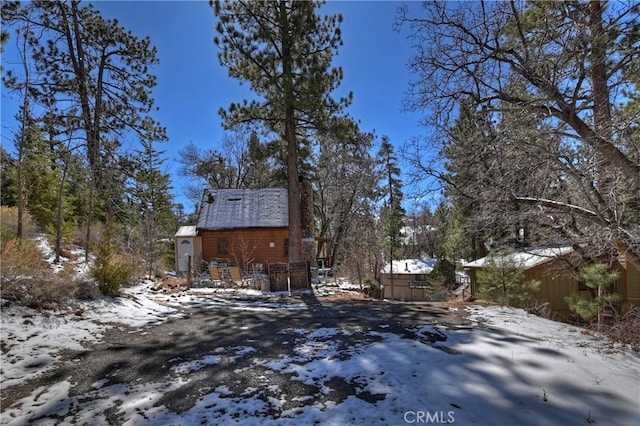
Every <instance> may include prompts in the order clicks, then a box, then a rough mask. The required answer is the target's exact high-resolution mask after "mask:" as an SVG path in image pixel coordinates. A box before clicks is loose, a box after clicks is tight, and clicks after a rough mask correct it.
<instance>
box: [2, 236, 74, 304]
mask: <svg viewBox="0 0 640 426" xmlns="http://www.w3.org/2000/svg"><path fill="white" fill-rule="evenodd" d="M77 288H78V283H77V281H76V280H75V279H73V277H72V275H71V272H69V271H63V272H61V273H60V274H55V273H54V272H53V271H52V270H51V269H50V268H49V267H48V265H46V264H45V263H44V262H43V261H42V254H41V253H40V251H39V250H38V248H37V247H36V245H35V243H34V242H33V241H30V240H25V239H12V240H9V241H7V243H6V244H4V246H3V247H2V268H0V289H1V291H2V297H3V298H4V299H5V300H9V301H12V302H15V303H17V304H20V305H24V306H29V307H32V308H35V309H55V308H57V307H59V306H60V305H63V304H66V303H67V302H68V301H69V299H71V298H72V297H74V296H75V293H76V290H77Z"/></svg>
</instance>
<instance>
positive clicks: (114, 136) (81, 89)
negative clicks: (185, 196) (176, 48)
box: [3, 0, 166, 250]
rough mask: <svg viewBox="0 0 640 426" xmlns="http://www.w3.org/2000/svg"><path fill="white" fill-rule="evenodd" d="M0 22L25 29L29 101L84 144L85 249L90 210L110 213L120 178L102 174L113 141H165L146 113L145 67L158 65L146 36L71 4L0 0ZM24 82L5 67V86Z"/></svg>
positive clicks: (73, 0) (150, 80) (109, 165)
mask: <svg viewBox="0 0 640 426" xmlns="http://www.w3.org/2000/svg"><path fill="white" fill-rule="evenodd" d="M3 20H4V23H6V24H9V25H13V24H15V23H26V24H27V25H28V26H29V28H30V33H29V34H30V35H29V37H28V43H29V49H30V52H31V57H32V58H33V65H34V68H35V70H34V73H35V74H36V75H37V77H38V78H37V79H34V80H35V81H34V82H33V83H32V84H30V90H29V93H30V95H31V97H32V100H33V104H34V105H35V104H37V105H38V106H39V107H40V108H42V109H43V110H44V111H45V112H44V114H42V115H43V116H44V115H46V116H47V120H48V121H49V123H50V124H51V125H53V126H58V127H59V128H61V129H62V130H63V131H61V133H62V132H64V133H72V134H73V137H75V138H81V139H82V140H83V141H84V148H85V153H86V159H87V164H88V167H89V178H90V183H91V186H90V191H89V197H88V207H87V209H86V211H87V218H86V221H87V238H86V240H87V244H88V242H89V240H90V232H89V230H90V226H89V225H90V223H91V221H92V220H93V219H94V206H95V205H97V204H99V203H102V204H104V206H105V209H106V214H107V216H109V215H112V214H113V213H114V211H113V210H114V208H113V207H114V206H113V204H114V202H115V201H116V200H115V199H114V198H115V197H114V194H113V193H112V192H111V191H110V189H112V188H113V187H114V186H115V185H114V184H113V182H114V179H115V180H116V181H117V180H119V178H118V177H117V176H113V175H110V174H109V173H111V172H113V171H116V170H117V168H115V167H113V166H114V165H115V164H117V161H116V160H117V157H118V156H119V154H120V152H119V149H120V141H121V140H122V139H123V138H124V137H125V135H128V134H131V133H130V132H133V133H134V134H136V135H137V136H138V137H139V138H141V139H143V140H149V141H163V140H166V133H165V129H164V128H162V127H160V126H159V125H158V124H157V123H156V122H155V121H154V120H153V119H151V118H150V115H149V113H150V112H151V110H152V108H153V104H154V100H153V98H152V97H151V89H152V88H153V87H154V86H155V84H156V79H155V76H153V75H152V74H150V72H149V67H150V66H152V65H154V64H155V63H157V57H156V50H155V48H153V47H152V46H151V42H150V40H149V38H145V39H138V38H137V37H135V36H134V35H133V34H132V33H131V32H130V31H126V30H125V29H124V28H123V27H122V26H120V25H119V23H118V22H117V20H106V19H104V18H103V17H102V16H101V15H100V13H99V12H98V11H97V10H96V9H94V8H93V6H91V5H88V6H86V7H81V6H80V2H79V1H77V0H69V1H60V0H59V1H34V2H31V3H28V4H25V5H23V6H20V7H17V8H10V7H5V4H4V3H3ZM24 81H25V75H21V74H19V73H18V74H16V73H14V72H11V70H9V72H8V75H7V78H6V79H5V84H6V85H7V86H8V87H9V88H19V87H22V86H24ZM96 194H97V195H98V196H99V198H97V201H98V203H94V200H96V197H95V195H96ZM115 195H117V194H115ZM87 250H88V245H87Z"/></svg>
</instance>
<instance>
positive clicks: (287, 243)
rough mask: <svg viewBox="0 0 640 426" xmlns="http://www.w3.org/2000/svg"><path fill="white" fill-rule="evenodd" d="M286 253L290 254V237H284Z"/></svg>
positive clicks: (286, 254)
mask: <svg viewBox="0 0 640 426" xmlns="http://www.w3.org/2000/svg"><path fill="white" fill-rule="evenodd" d="M284 255H285V256H289V239H288V238H285V239H284Z"/></svg>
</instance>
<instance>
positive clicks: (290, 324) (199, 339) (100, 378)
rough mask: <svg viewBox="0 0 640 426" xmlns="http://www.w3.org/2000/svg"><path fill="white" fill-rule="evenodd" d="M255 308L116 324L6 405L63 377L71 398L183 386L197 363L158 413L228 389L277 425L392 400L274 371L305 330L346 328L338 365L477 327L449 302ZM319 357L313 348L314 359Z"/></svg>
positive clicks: (299, 301)
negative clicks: (425, 329)
mask: <svg viewBox="0 0 640 426" xmlns="http://www.w3.org/2000/svg"><path fill="white" fill-rule="evenodd" d="M251 306H252V307H251V308H247V305H246V304H244V303H243V301H242V300H229V301H228V302H226V303H216V304H213V305H210V306H207V307H203V306H198V307H183V308H181V309H180V312H181V315H179V317H178V318H172V319H168V320H167V321H165V322H162V323H160V324H158V325H151V326H146V327H141V328H132V327H129V326H126V325H122V324H116V325H115V326H114V327H113V328H111V329H109V330H108V331H107V332H106V334H105V336H104V338H103V339H102V340H101V341H100V342H99V343H97V344H94V345H92V346H91V347H88V348H87V349H86V350H85V351H81V352H76V351H67V352H66V353H64V354H63V358H62V359H63V362H62V363H59V368H57V369H56V370H54V371H53V372H50V373H48V374H46V375H44V376H42V377H39V378H37V379H35V380H31V381H29V382H26V383H23V384H21V385H20V386H14V387H11V388H9V389H4V390H3V396H2V403H3V405H4V406H11V405H12V404H13V403H14V402H15V401H17V400H19V399H20V398H23V397H24V396H26V395H29V394H31V393H32V392H33V391H34V390H36V389H38V388H39V387H41V386H45V385H48V384H51V383H52V382H55V381H57V380H63V379H64V380H68V381H69V382H71V383H72V384H73V386H72V387H71V389H70V390H69V396H70V397H73V396H78V397H81V396H82V395H83V394H85V393H88V392H90V391H92V390H95V389H96V388H99V387H108V386H110V385H114V384H130V385H133V384H135V385H136V386H141V385H144V384H145V383H159V382H172V381H173V382H175V374H176V365H178V364H179V365H189V362H196V363H197V362H199V363H200V364H201V365H199V367H198V368H191V371H190V380H188V381H185V382H184V383H183V384H178V385H174V386H172V387H171V388H170V389H168V390H167V392H166V393H164V395H163V396H162V398H161V399H160V400H159V401H158V402H157V405H164V406H165V407H167V408H168V409H169V410H171V411H173V412H175V413H182V412H185V411H188V410H190V409H191V408H192V407H193V406H194V404H196V403H197V401H198V400H199V399H200V398H202V397H203V396H204V395H206V394H208V393H210V392H212V389H218V388H220V387H222V388H223V389H224V390H225V395H224V396H225V397H227V398H234V397H239V396H247V393H248V392H249V394H251V392H253V393H254V394H255V395H258V396H259V398H262V399H264V400H265V401H268V400H269V399H270V398H274V399H276V400H278V401H281V402H282V401H284V402H283V403H278V404H274V405H273V407H272V409H271V412H269V413H266V415H268V416H269V417H271V418H278V416H279V414H280V413H281V412H283V411H285V410H287V411H290V410H291V409H295V408H296V407H302V406H306V405H312V404H318V403H335V404H339V403H340V402H342V401H344V400H345V399H346V398H348V397H350V396H355V397H357V398H360V399H363V400H365V401H368V402H371V403H375V401H376V400H378V399H380V398H384V395H378V394H375V393H371V392H368V391H366V392H363V391H362V386H361V384H358V383H351V382H349V381H347V380H344V379H341V378H340V377H339V376H336V377H335V378H333V379H331V380H330V381H328V382H326V383H322V384H318V383H309V382H305V381H301V380H293V374H294V373H291V372H287V370H286V369H280V370H279V369H274V368H270V367H269V366H268V363H269V362H278V360H283V359H287V360H294V361H293V362H295V359H296V353H299V350H300V347H299V345H298V342H299V341H300V340H301V334H300V331H299V330H305V331H306V332H307V333H309V332H311V333H312V332H314V330H315V331H320V330H327V329H331V330H339V332H334V333H332V335H331V336H329V338H328V340H330V343H331V345H333V348H334V349H335V353H336V354H338V355H336V356H337V357H341V356H344V357H349V356H351V355H350V354H349V353H348V349H349V348H352V347H354V346H356V345H364V344H371V343H373V342H375V341H376V340H379V339H381V338H380V337H379V336H378V335H377V334H376V331H384V332H385V333H394V334H397V335H399V336H402V337H404V338H407V339H420V341H421V342H422V343H426V344H430V345H432V346H433V347H435V348H441V347H440V346H439V345H438V342H439V341H441V340H443V339H444V337H443V336H442V335H438V334H433V335H431V336H425V335H424V334H422V335H421V336H419V337H418V336H417V335H416V334H415V331H414V330H415V328H416V327H417V326H420V325H426V324H438V325H440V326H442V327H454V328H459V327H466V326H468V325H469V324H470V322H469V321H468V320H467V319H466V318H465V317H464V312H462V311H458V310H452V309H449V308H448V307H447V306H446V305H444V304H443V305H438V304H426V303H394V302H378V301H370V300H344V301H331V300H327V299H317V298H315V297H314V296H303V297H302V298H291V299H287V298H283V299H281V300H278V303H268V302H265V303H264V304H262V305H259V306H257V307H256V305H255V304H254V305H251ZM425 339H428V341H426V340H425ZM442 348H443V349H445V347H444V346H442ZM316 349H317V348H314V347H309V348H306V349H305V350H307V351H310V352H311V356H312V352H313V351H314V350H316ZM207 357H210V358H215V362H212V363H211V365H206V359H207ZM203 359H204V360H205V361H203ZM203 362H204V363H205V365H202V363H203ZM182 368H185V367H182ZM380 374H384V371H380ZM104 415H105V417H106V419H107V421H108V422H109V424H114V425H115V424H122V423H123V422H124V421H125V420H126V419H123V418H121V414H119V410H118V409H117V407H113V408H112V409H111V410H107V412H105V413H104Z"/></svg>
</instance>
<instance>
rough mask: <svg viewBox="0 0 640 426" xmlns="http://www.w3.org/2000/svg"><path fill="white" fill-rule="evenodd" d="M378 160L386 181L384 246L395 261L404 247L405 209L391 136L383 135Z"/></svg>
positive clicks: (384, 191)
mask: <svg viewBox="0 0 640 426" xmlns="http://www.w3.org/2000/svg"><path fill="white" fill-rule="evenodd" d="M378 162H379V165H380V166H379V167H380V174H381V176H382V181H383V182H386V183H385V186H384V187H383V188H381V193H382V194H384V195H383V197H384V202H383V206H382V210H381V212H380V221H381V223H382V227H381V231H382V238H383V240H384V244H383V246H384V247H385V248H386V250H387V251H388V253H389V260H390V261H392V262H393V260H394V259H396V257H397V256H399V254H400V249H401V248H402V242H403V234H402V228H403V227H404V217H405V210H404V208H403V207H402V199H403V193H402V181H401V180H400V166H399V165H398V158H397V157H396V155H395V153H394V148H393V145H392V144H391V142H389V138H388V137H386V136H383V138H382V144H381V146H380V151H379V152H378Z"/></svg>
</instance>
